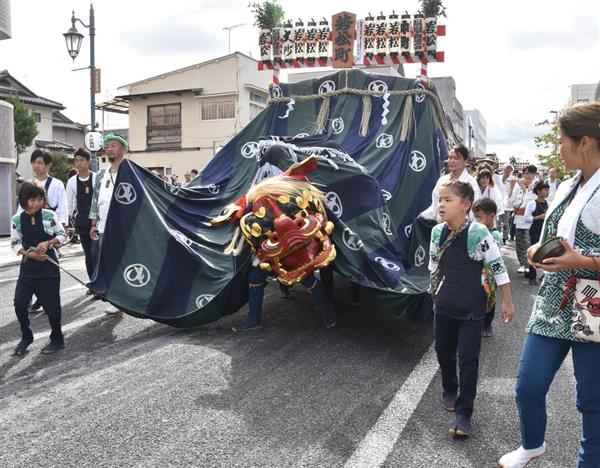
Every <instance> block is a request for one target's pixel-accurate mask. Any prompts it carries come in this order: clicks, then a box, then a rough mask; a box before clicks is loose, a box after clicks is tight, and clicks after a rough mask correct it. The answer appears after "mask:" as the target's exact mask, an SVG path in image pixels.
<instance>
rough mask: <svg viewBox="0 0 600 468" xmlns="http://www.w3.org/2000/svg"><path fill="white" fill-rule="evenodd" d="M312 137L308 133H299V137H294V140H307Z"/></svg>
mask: <svg viewBox="0 0 600 468" xmlns="http://www.w3.org/2000/svg"><path fill="white" fill-rule="evenodd" d="M309 136H310V135H309V134H308V133H298V135H296V136H294V138H306V137H309Z"/></svg>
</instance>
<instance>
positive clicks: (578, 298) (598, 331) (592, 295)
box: [571, 272, 600, 343]
mask: <svg viewBox="0 0 600 468" xmlns="http://www.w3.org/2000/svg"><path fill="white" fill-rule="evenodd" d="M571 333H572V334H573V338H577V339H578V340H583V341H593V342H596V343H600V272H599V273H598V279H596V280H588V279H581V278H577V283H576V285H575V290H574V293H573V318H572V321H571Z"/></svg>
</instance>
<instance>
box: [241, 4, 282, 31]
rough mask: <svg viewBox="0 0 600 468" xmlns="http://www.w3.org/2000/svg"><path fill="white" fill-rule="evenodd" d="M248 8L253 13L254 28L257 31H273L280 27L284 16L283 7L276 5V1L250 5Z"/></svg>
mask: <svg viewBox="0 0 600 468" xmlns="http://www.w3.org/2000/svg"><path fill="white" fill-rule="evenodd" d="M248 8H250V11H252V13H254V26H257V27H258V28H259V29H273V28H275V27H277V26H281V23H282V21H283V17H284V16H285V13H284V11H283V7H282V6H281V5H280V4H279V3H277V0H266V1H264V2H262V3H258V2H254V3H250V4H249V5H248Z"/></svg>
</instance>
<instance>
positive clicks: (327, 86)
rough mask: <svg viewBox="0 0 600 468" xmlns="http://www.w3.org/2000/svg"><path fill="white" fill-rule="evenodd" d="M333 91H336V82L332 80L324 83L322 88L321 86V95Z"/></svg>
mask: <svg viewBox="0 0 600 468" xmlns="http://www.w3.org/2000/svg"><path fill="white" fill-rule="evenodd" d="M331 91H335V82H334V81H331V80H327V81H323V83H321V86H319V91H318V93H319V94H324V93H329V92H331Z"/></svg>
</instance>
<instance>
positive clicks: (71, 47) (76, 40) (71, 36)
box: [63, 3, 99, 171]
mask: <svg viewBox="0 0 600 468" xmlns="http://www.w3.org/2000/svg"><path fill="white" fill-rule="evenodd" d="M77 21H79V23H80V24H81V25H82V26H83V27H84V28H87V29H89V30H90V66H89V67H86V68H89V69H90V131H92V132H93V131H95V130H96V91H98V92H99V90H96V86H95V84H94V81H95V80H94V78H95V75H96V66H95V64H94V38H95V36H96V26H95V22H94V5H92V4H91V3H90V19H89V22H88V24H85V23H84V22H83V21H81V20H80V19H79V18H76V17H75V11H73V14H72V16H71V28H70V29H69V30H68V31H67V32H66V33H64V34H63V36H64V37H65V43H66V45H67V52H69V56H70V57H71V58H72V59H73V62H75V58H76V57H77V55H79V49H80V48H81V43H82V42H83V34H81V33H80V32H79V31H78V30H77V28H76V27H75V23H76V22H77ZM98 71H99V70H98ZM97 170H98V158H97V157H96V152H95V151H92V171H97Z"/></svg>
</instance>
